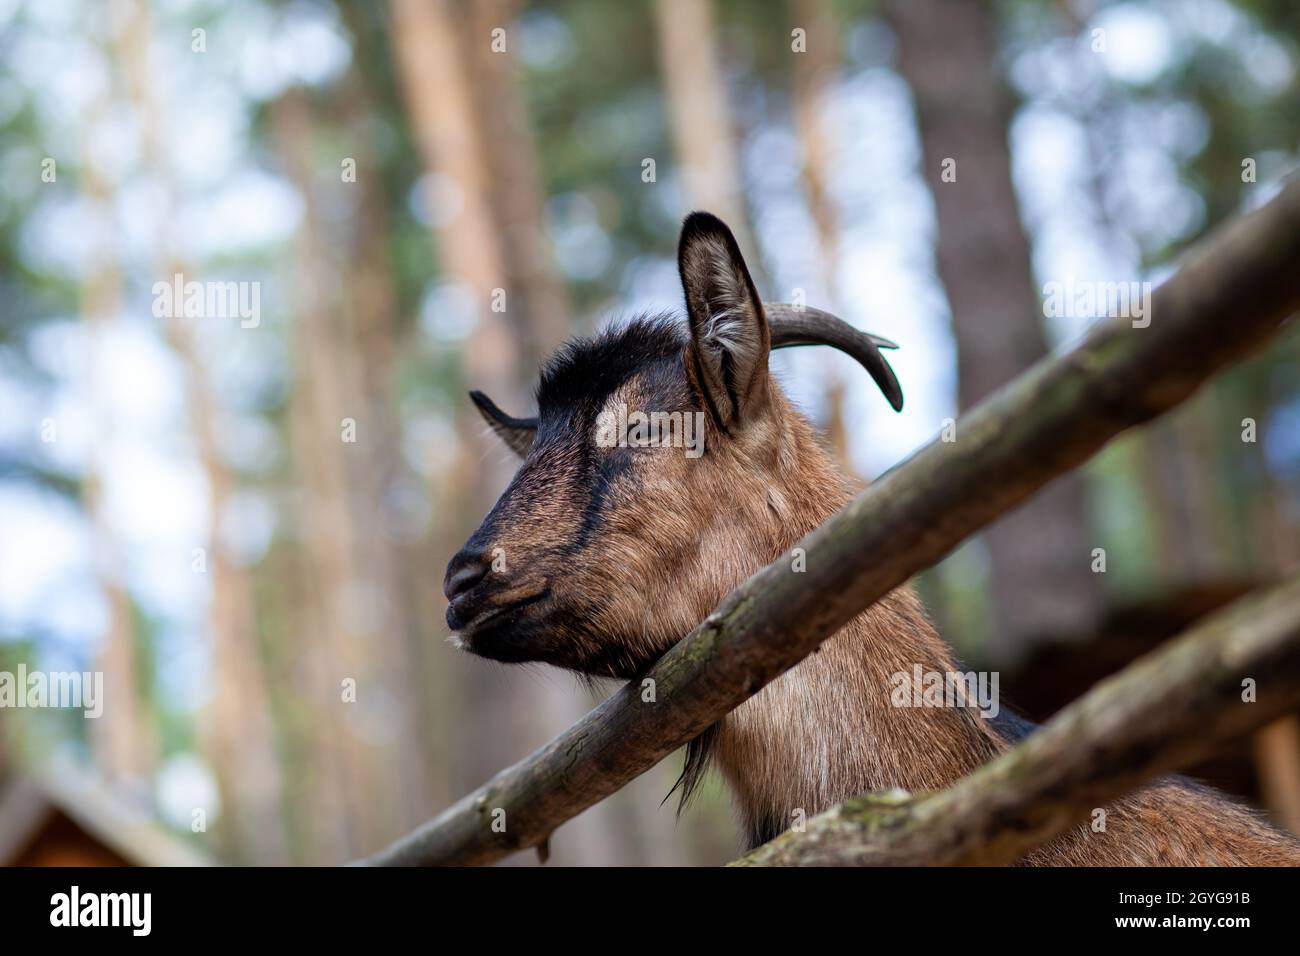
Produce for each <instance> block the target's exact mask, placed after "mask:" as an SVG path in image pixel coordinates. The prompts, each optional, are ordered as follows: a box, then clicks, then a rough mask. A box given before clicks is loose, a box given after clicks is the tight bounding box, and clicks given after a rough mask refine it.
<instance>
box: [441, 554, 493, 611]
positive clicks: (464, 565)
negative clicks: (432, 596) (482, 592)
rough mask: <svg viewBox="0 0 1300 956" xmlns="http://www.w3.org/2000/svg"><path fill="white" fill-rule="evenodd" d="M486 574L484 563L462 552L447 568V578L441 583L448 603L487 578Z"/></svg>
mask: <svg viewBox="0 0 1300 956" xmlns="http://www.w3.org/2000/svg"><path fill="white" fill-rule="evenodd" d="M487 573H488V563H487V562H486V561H484V560H483V559H482V558H479V557H477V556H476V555H472V554H466V553H465V552H463V551H462V552H461V553H460V554H458V555H456V557H454V558H452V559H451V564H450V565H448V566H447V578H446V580H444V581H443V584H442V591H443V593H444V594H445V595H447V600H448V601H453V600H455V599H456V597H457V596H458V595H460V594H464V593H465V592H466V591H468V590H470V589H472V588H473V587H474V585H476V584H478V583H479V582H480V581H482V580H483V579H484V578H485V577H487Z"/></svg>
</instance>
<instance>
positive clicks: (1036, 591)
mask: <svg viewBox="0 0 1300 956" xmlns="http://www.w3.org/2000/svg"><path fill="white" fill-rule="evenodd" d="M892 9H893V20H894V24H895V27H896V29H897V32H898V35H899V41H900V48H901V49H900V65H901V68H902V72H903V75H904V77H905V78H906V80H907V82H908V83H909V85H910V86H911V88H912V92H913V96H914V97H915V101H916V113H917V122H918V125H919V127H920V133H921V144H922V151H923V154H924V169H925V178H926V181H927V182H928V183H929V185H930V189H931V192H932V193H933V195H934V202H935V210H936V214H937V217H938V245H937V260H938V269H939V276H940V278H941V279H942V281H943V284H944V287H945V288H946V290H947V293H948V302H949V304H950V307H951V310H952V323H953V334H954V336H955V338H956V340H957V356H958V358H957V371H958V404H959V406H960V407H961V408H962V409H967V408H970V407H972V406H973V405H974V404H975V403H976V402H978V401H979V400H980V399H982V398H984V397H985V396H986V395H989V394H990V393H992V392H993V391H994V390H995V389H997V388H999V387H1001V386H1002V385H1004V384H1006V383H1007V382H1009V381H1011V379H1013V378H1014V377H1015V376H1016V375H1018V374H1019V373H1020V372H1022V371H1024V370H1025V369H1026V368H1028V367H1029V366H1030V365H1031V364H1033V363H1034V362H1035V361H1037V360H1038V359H1039V358H1041V357H1043V356H1044V355H1045V354H1046V353H1047V344H1046V339H1045V337H1044V332H1043V326H1042V323H1041V321H1040V317H1041V315H1042V308H1041V306H1040V303H1039V298H1038V294H1037V292H1036V289H1035V284H1034V279H1033V275H1032V265H1031V259H1030V251H1029V244H1028V241H1027V240H1026V238H1025V233H1024V230H1023V228H1022V226H1021V222H1020V217H1019V212H1018V207H1017V201H1016V195H1015V191H1014V189H1013V188H1012V183H1011V157H1010V152H1009V149H1008V145H1007V122H1008V119H1009V107H1008V102H1007V99H1006V96H1005V90H1004V88H1003V85H1002V81H1001V78H1000V74H999V72H998V63H997V38H996V31H997V21H996V16H995V13H994V10H993V7H992V4H991V3H987V2H984V0H908V2H899V3H895V4H894V6H893V8H892ZM948 160H953V161H955V166H951V165H950V166H947V167H945V163H946V162H947V161H948ZM945 168H948V169H952V170H953V171H954V172H955V175H956V180H955V181H951V182H945V181H943V174H944V171H945ZM959 440H960V437H959ZM984 541H985V543H986V545H987V548H988V552H989V559H990V563H991V571H992V581H993V590H994V594H995V595H996V606H997V612H998V618H999V620H1000V626H999V627H997V628H995V637H994V646H993V648H991V651H992V654H991V657H992V658H994V659H996V660H1000V661H1003V662H1005V661H1009V660H1013V659H1014V658H1015V657H1016V656H1018V655H1019V653H1020V652H1021V650H1022V649H1023V648H1024V647H1025V646H1026V645H1027V644H1028V643H1030V642H1032V641H1035V640H1037V639H1040V638H1052V637H1060V636H1074V635H1081V634H1087V633H1090V632H1091V631H1092V629H1093V627H1094V625H1095V624H1096V622H1097V620H1098V618H1099V602H1100V586H1099V583H1098V578H1097V576H1096V575H1094V574H1093V573H1092V571H1091V568H1090V564H1091V559H1092V556H1091V551H1092V547H1093V542H1092V537H1091V532H1090V530H1089V528H1088V521H1087V513H1086V502H1085V498H1084V487H1083V483H1082V480H1081V479H1080V478H1079V477H1078V476H1073V475H1072V476H1068V477H1066V478H1063V479H1062V480H1061V481H1059V482H1057V483H1056V484H1055V485H1054V486H1052V487H1051V488H1048V489H1047V490H1046V491H1045V492H1044V493H1043V494H1042V495H1040V496H1038V497H1037V498H1035V500H1034V501H1032V502H1030V503H1028V504H1027V505H1026V506H1025V507H1023V508H1021V509H1020V510H1019V511H1016V512H1014V513H1013V514H1011V515H1008V516H1007V517H1005V518H1003V519H1002V520H1001V521H999V522H998V523H997V524H995V525H994V526H993V527H992V528H990V529H989V530H988V532H987V533H986V534H985V535H984Z"/></svg>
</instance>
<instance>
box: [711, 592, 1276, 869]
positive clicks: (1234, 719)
mask: <svg viewBox="0 0 1300 956" xmlns="http://www.w3.org/2000/svg"><path fill="white" fill-rule="evenodd" d="M1247 679H1251V680H1253V681H1254V682H1255V684H1254V687H1255V692H1256V694H1257V699H1256V700H1254V701H1252V702H1249V703H1248V702H1246V701H1244V700H1243V699H1242V698H1243V696H1244V693H1245V691H1244V689H1243V688H1244V685H1243V682H1244V681H1246V680H1247ZM1297 705H1300V578H1296V579H1295V580H1293V581H1291V582H1289V583H1287V584H1285V585H1283V586H1281V587H1278V588H1276V589H1274V590H1272V591H1269V592H1267V593H1265V594H1263V595H1260V596H1253V595H1252V596H1249V597H1246V598H1243V599H1241V600H1240V601H1237V602H1235V603H1234V604H1232V605H1231V606H1230V607H1229V608H1228V609H1227V610H1224V611H1221V612H1219V613H1217V614H1215V615H1213V616H1212V617H1210V618H1209V619H1207V620H1206V621H1205V622H1203V623H1201V624H1199V625H1198V626H1196V627H1195V628H1193V629H1192V630H1191V631H1190V632H1189V633H1188V634H1186V635H1185V636H1183V637H1181V638H1178V639H1177V640H1174V641H1171V642H1170V643H1168V644H1166V645H1164V646H1163V647H1161V648H1159V649H1158V650H1155V651H1153V652H1152V653H1150V654H1148V655H1146V656H1145V657H1143V658H1141V659H1140V660H1138V661H1137V662H1136V663H1134V664H1132V665H1131V666H1129V667H1127V668H1125V669H1124V670H1123V671H1121V672H1120V673H1119V674H1117V675H1115V676H1113V677H1110V678H1108V679H1106V680H1104V681H1102V682H1101V683H1100V684H1098V685H1097V686H1096V687H1094V688H1093V689H1092V690H1090V691H1089V692H1088V693H1086V694H1085V695H1083V697H1081V698H1079V699H1078V700H1076V701H1075V702H1074V703H1072V704H1071V705H1070V706H1069V707H1066V708H1065V709H1064V710H1062V711H1061V712H1060V713H1059V714H1057V715H1056V716H1055V717H1053V718H1052V719H1051V720H1050V721H1049V722H1048V723H1047V724H1045V725H1044V726H1043V727H1042V728H1041V729H1040V730H1038V731H1037V732H1036V733H1034V734H1032V735H1031V736H1030V737H1028V738H1027V739H1026V740H1024V741H1023V742H1022V743H1020V744H1019V745H1018V746H1016V747H1014V748H1013V749H1012V750H1010V751H1008V752H1007V753H1005V754H1003V755H1002V756H1001V757H999V758H998V759H996V760H994V761H993V762H991V763H989V764H986V765H985V766H983V767H981V768H980V769H979V770H977V771H975V773H973V774H971V775H970V776H969V777H966V778H965V779H963V780H961V781H959V782H958V783H956V784H954V785H953V786H952V787H950V788H948V789H947V790H943V791H941V792H939V793H934V794H928V795H921V796H916V797H909V796H907V795H906V794H904V793H903V792H902V791H893V792H891V793H887V794H879V795H867V796H865V797H861V798H856V799H853V800H849V801H846V802H845V803H843V804H841V805H840V806H838V807H836V808H835V809H833V810H829V811H827V812H826V813H823V814H821V815H819V816H817V817H814V818H813V819H812V820H810V821H808V825H807V830H806V832H803V833H796V832H793V831H791V832H787V833H784V834H782V835H781V836H779V837H777V838H776V839H775V840H773V841H772V842H770V843H767V844H764V845H763V846H761V847H759V848H758V849H756V850H754V851H752V852H751V853H749V854H747V855H746V856H744V857H742V858H741V859H740V860H737V861H736V863H735V864H733V865H740V866H791V865H812V866H833V865H844V866H882V865H893V866H925V865H979V866H1000V865H1005V864H1008V863H1014V862H1015V861H1017V860H1018V859H1020V858H1021V857H1022V856H1024V854H1025V853H1027V852H1028V851H1029V850H1032V849H1033V848H1034V847H1036V846H1039V845H1040V844H1042V843H1045V842H1046V841H1048V840H1050V839H1051V838H1052V837H1055V836H1057V835H1058V834H1060V833H1063V832H1065V831H1066V830H1068V829H1069V828H1070V827H1072V826H1075V825H1077V824H1078V823H1080V822H1081V821H1083V820H1085V819H1087V818H1088V816H1089V814H1090V813H1091V812H1092V811H1093V809H1094V808H1096V807H1102V806H1105V805H1106V804H1107V803H1109V802H1110V801H1112V800H1114V799H1115V798H1117V797H1120V796H1123V795H1124V794H1125V793H1127V792H1129V791H1130V790H1133V789H1134V788H1136V787H1138V786H1139V785H1141V784H1142V783H1144V782H1146V781H1148V780H1150V779H1151V778H1152V777H1155V776H1157V775H1159V774H1161V773H1165V772H1167V771H1170V770H1177V769H1179V768H1181V767H1186V766H1187V765H1188V764H1191V763H1194V762H1196V760H1198V759H1200V758H1202V757H1206V756H1209V755H1210V754H1212V753H1214V752H1215V751H1216V750H1217V749H1218V748H1219V747H1220V746H1221V745H1222V744H1224V743H1225V742H1227V741H1230V740H1234V739H1237V738H1239V737H1241V736H1242V735H1244V734H1246V733H1248V732H1249V731H1252V730H1254V729H1256V728H1258V727H1262V726H1264V725H1265V724H1267V723H1268V722H1269V721H1271V720H1274V719H1276V718H1277V717H1279V716H1281V715H1282V714H1285V713H1288V712H1289V711H1291V710H1293V709H1294V708H1295V707H1296V706H1297Z"/></svg>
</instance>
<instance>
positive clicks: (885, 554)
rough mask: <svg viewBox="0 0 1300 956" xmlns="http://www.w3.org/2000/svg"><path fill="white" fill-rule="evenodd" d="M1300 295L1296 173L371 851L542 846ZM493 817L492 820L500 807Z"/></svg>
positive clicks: (1139, 417)
mask: <svg viewBox="0 0 1300 956" xmlns="http://www.w3.org/2000/svg"><path fill="white" fill-rule="evenodd" d="M1298 308H1300V183H1296V182H1292V183H1290V184H1289V185H1287V186H1286V187H1285V188H1284V189H1283V190H1282V191H1281V192H1280V193H1279V194H1278V195H1277V196H1276V197H1274V198H1273V199H1272V200H1271V201H1270V202H1269V203H1267V204H1266V205H1265V206H1263V207H1262V208H1260V209H1259V210H1257V211H1255V212H1253V213H1251V214H1250V215H1248V216H1245V217H1243V218H1242V219H1240V220H1238V221H1236V222H1234V223H1231V224H1230V225H1228V226H1226V227H1225V228H1223V229H1221V230H1219V231H1218V232H1216V233H1215V234H1214V235H1213V236H1211V237H1210V238H1209V239H1208V240H1207V241H1206V242H1204V243H1203V244H1201V245H1200V246H1199V247H1198V248H1197V249H1196V250H1194V251H1193V252H1192V254H1190V255H1189V256H1188V257H1187V259H1186V261H1185V263H1184V264H1183V266H1182V268H1181V269H1180V270H1179V271H1178V272H1177V274H1175V275H1174V276H1173V277H1172V278H1171V279H1169V280H1168V281H1167V282H1166V283H1164V284H1163V285H1162V286H1161V287H1160V288H1159V289H1157V290H1156V292H1155V293H1154V295H1153V297H1152V301H1151V308H1150V311H1149V313H1148V318H1149V324H1145V325H1144V327H1141V328H1138V327H1134V326H1133V325H1132V323H1131V322H1130V321H1129V320H1127V319H1123V320H1121V319H1110V320H1106V321H1104V322H1101V323H1099V324H1098V325H1097V326H1096V327H1095V328H1094V329H1093V330H1092V331H1091V332H1090V333H1089V335H1088V336H1087V337H1086V338H1085V339H1084V340H1083V342H1082V343H1081V344H1080V345H1078V346H1077V347H1076V348H1074V349H1073V350H1071V351H1069V352H1067V353H1065V354H1063V355H1061V356H1059V357H1055V358H1050V359H1047V360H1044V361H1043V362H1040V363H1039V364H1038V365H1036V366H1034V367H1033V368H1032V369H1030V370H1029V371H1028V372H1026V373H1025V374H1024V375H1022V376H1020V377H1019V378H1017V379H1016V380H1015V381H1013V382H1011V383H1010V384H1008V385H1007V386H1006V387H1005V388H1003V389H1002V390H1001V391H999V392H998V393H996V394H995V395H993V396H991V397H990V398H988V399H987V400H986V401H984V402H982V403H981V404H980V405H979V406H977V407H976V408H975V409H973V410H972V411H971V412H970V413H969V414H968V415H966V416H963V418H962V419H961V420H960V421H959V422H958V424H957V434H956V440H955V441H951V442H945V441H935V442H934V443H932V444H930V445H928V446H926V447H925V448H923V449H922V450H921V451H919V452H917V453H916V454H915V455H914V456H912V457H911V458H910V459H908V460H907V461H906V462H904V463H902V464H901V465H899V466H897V467H896V468H894V469H893V470H891V471H890V472H888V473H887V474H886V475H884V476H883V477H882V478H881V479H880V480H878V481H876V482H875V483H874V484H872V485H871V486H870V487H869V488H867V489H866V490H865V491H864V492H863V493H862V494H861V495H859V496H858V497H857V498H855V499H854V500H853V501H852V502H850V503H849V504H848V505H847V506H846V507H845V508H844V509H843V510H842V511H840V512H839V513H837V514H836V515H834V516H832V517H831V518H830V519H829V520H828V521H826V522H825V523H824V524H823V525H822V526H821V527H819V528H817V529H816V530H815V531H813V532H811V533H810V534H809V535H807V536H806V537H805V538H804V539H803V540H802V541H800V542H799V544H798V545H797V547H800V548H803V549H804V551H805V554H806V570H805V571H804V572H803V573H798V574H796V573H792V570H791V562H790V560H789V559H788V558H783V559H780V560H778V561H776V562H774V563H773V564H771V565H769V566H767V567H766V568H763V569H762V570H760V571H759V572H757V573H756V574H754V575H753V576H752V577H750V578H749V579H748V580H746V581H745V582H744V583H742V584H741V585H740V586H739V587H738V588H736V590H735V591H733V592H732V593H731V594H730V595H729V596H728V597H727V598H726V599H725V600H724V601H723V602H722V604H721V605H720V606H719V607H718V608H717V610H716V611H714V612H713V613H712V614H710V615H709V616H708V618H707V619H706V620H705V621H703V622H702V623H701V624H700V625H699V627H697V628H696V629H695V630H694V631H692V632H691V633H690V634H689V635H688V636H686V637H685V638H683V640H682V641H680V642H679V643H678V644H677V645H676V646H675V647H674V648H673V649H672V650H671V651H669V653H668V654H666V655H665V656H664V657H663V658H662V659H661V660H660V661H659V662H658V663H657V664H656V665H655V666H654V667H653V668H651V670H650V671H649V672H647V674H646V675H645V676H646V678H648V679H651V680H654V681H655V685H656V694H655V700H656V702H654V703H643V702H642V697H641V693H640V687H639V682H634V683H633V684H629V685H628V686H625V687H624V688H622V689H621V690H619V691H618V692H617V693H615V694H614V695H613V696H611V697H610V698H609V699H608V700H606V701H605V702H604V703H603V704H601V705H600V706H599V707H597V708H596V709H595V710H593V711H592V712H591V713H589V714H588V715H587V716H586V717H584V718H583V719H582V720H580V721H579V722H578V723H577V724H575V725H574V726H573V727H571V728H569V729H568V730H566V731H565V732H564V733H562V734H560V735H559V736H558V737H556V738H555V739H554V740H552V741H551V742H550V743H548V744H546V745H545V746H544V747H542V748H541V749H539V750H538V751H536V752H535V753H533V754H532V755H530V756H528V757H526V758H525V759H523V760H522V761H520V762H519V763H517V764H515V765H514V766H513V767H510V768H507V769H506V770H503V771H501V772H500V773H498V774H497V775H496V776H495V777H493V778H492V779H491V780H489V781H488V782H487V783H486V784H484V785H483V786H481V787H480V788H479V789H477V790H476V791H474V792H473V793H471V794H469V795H468V796H466V797H463V798H462V799H460V800H459V801H457V802H456V803H455V804H453V805H452V806H451V807H449V808H448V809H446V810H445V811H443V812H442V813H441V814H439V815H438V816H437V817H436V818H435V819H433V820H432V821H430V822H428V823H426V824H424V825H423V826H421V827H419V828H418V829H417V830H415V831H414V832H413V833H410V834H408V835H407V836H405V837H402V838H401V839H400V840H398V841H397V842H395V843H394V844H393V845H392V846H390V847H389V848H388V849H386V850H384V851H382V852H380V853H378V854H376V855H375V856H373V857H371V858H369V859H368V860H366V861H363V862H366V863H371V864H381V865H420V864H426V865H437V864H444V865H446V864H475V863H489V862H492V861H493V860H497V859H500V858H501V857H504V856H506V855H508V854H510V853H513V852H515V851H518V850H521V849H525V848H528V847H534V846H542V845H544V844H545V842H546V841H547V840H548V838H549V837H550V834H551V833H552V832H553V831H554V830H555V829H556V828H557V827H558V826H560V825H561V824H562V823H564V822H565V821H566V820H569V819H571V818H572V817H574V816H576V815H577V814H578V813H580V812H582V811H583V810H585V809H586V808H588V807H590V806H592V805H593V804H595V803H597V802H599V801H600V800H603V799H604V798H605V797H607V796H609V795H610V794H612V793H614V792H615V791H616V790H618V789H619V788H620V787H622V786H623V785H624V784H626V783H627V782H628V781H630V780H632V779H633V778H634V777H636V776H637V775H639V774H641V773H643V772H644V771H646V770H647V769H649V768H650V767H652V766H653V765H654V764H655V763H657V762H658V761H659V760H661V759H663V758H664V757H665V756H667V755H668V754H670V753H671V752H672V751H674V750H676V749H677V748H678V747H680V746H682V745H683V744H685V743H686V742H688V741H689V740H691V739H692V738H694V737H695V736H697V735H698V734H700V733H701V732H703V731H704V730H705V729H706V728H708V727H709V726H710V725H711V724H713V723H715V722H716V721H718V720H720V719H721V718H723V717H724V716H726V714H727V713H729V712H730V711H731V710H732V709H733V708H735V707H736V706H737V705H739V704H740V703H741V702H742V701H744V700H745V699H746V698H748V697H750V696H752V695H753V694H754V693H756V692H757V691H758V690H759V689H760V688H761V687H763V686H764V685H765V684H767V683H768V682H769V681H771V680H772V679H773V678H775V677H776V676H778V675H779V674H781V673H782V672H783V671H785V670H787V669H788V668H790V667H792V666H794V665H795V664H797V663H798V662H799V661H800V660H802V659H803V658H804V657H805V656H806V655H808V654H809V653H811V652H812V651H813V650H814V649H815V648H816V647H817V646H818V644H820V643H821V641H823V640H824V639H826V638H827V637H829V636H830V635H831V634H834V633H835V632H836V631H837V630H839V628H840V627H842V626H843V625H844V624H845V623H846V622H848V621H849V620H850V619H852V618H853V617H854V616H855V615H857V614H859V613H861V612H862V611H864V610H865V609H866V608H867V607H869V606H870V605H871V604H872V603H874V602H875V601H877V600H879V599H880V598H881V597H883V596H884V595H886V594H887V593H889V591H890V590H892V589H893V588H895V587H897V586H898V585H900V584H902V583H904V582H905V581H907V580H908V578H910V577H911V576H912V575H914V574H916V573H917V572H918V571H921V570H923V569H924V568H926V567H928V566H930V565H931V564H933V563H935V562H936V561H938V560H939V559H941V558H942V557H943V556H944V555H945V554H947V553H948V552H949V551H951V550H952V549H953V548H954V547H955V546H956V545H958V544H959V543H960V542H961V541H962V540H963V539H964V538H966V537H968V536H969V535H970V534H972V533H973V532H975V531H978V530H979V529H980V528H982V527H984V526H985V525H987V524H989V523H990V522H991V521H993V520H994V519H995V518H997V517H998V516H999V515H1001V514H1003V513H1005V512H1007V511H1009V510H1011V509H1012V508H1014V507H1015V506H1016V505H1018V504H1019V503H1021V502H1022V501H1024V500H1025V499H1026V498H1028V497H1029V496H1030V495H1032V494H1033V493H1034V492H1035V491H1037V490H1038V489H1040V488H1041V487H1043V486H1044V485H1046V484H1047V483H1048V482H1050V481H1051V480H1052V479H1053V478H1056V477H1058V476H1059V475H1061V474H1063V473H1065V472H1067V471H1069V470H1070V469H1072V468H1074V467H1076V466H1077V465H1079V464H1080V463H1081V462H1083V461H1084V460H1085V459H1087V458H1088V457H1089V456H1091V455H1092V454H1094V453H1095V452H1096V451H1097V450H1099V449H1100V448H1101V447H1102V446H1104V445H1105V444H1106V443H1107V442H1108V441H1109V440H1110V439H1112V438H1114V437H1115V436H1116V435H1118V434H1120V433H1121V432H1123V431H1124V430H1126V429H1127V428H1129V427H1131V426H1133V425H1136V424H1139V423H1142V422H1145V421H1148V420H1150V419H1151V418H1154V417H1155V416H1157V415H1159V414H1161V413H1162V412H1164V411H1167V410H1168V409H1170V408H1172V407H1173V406H1175V405H1177V404H1178V403H1179V402H1181V401H1183V400H1184V399H1186V398H1187V397H1188V396H1189V395H1191V394H1192V392H1193V391H1195V389H1196V388H1197V387H1198V386H1199V385H1201V384H1202V383H1203V382H1205V381H1206V380H1207V379H1209V378H1210V377H1211V376H1212V375H1214V374H1215V373H1216V372H1218V371H1220V370H1221V369H1223V368H1225V367H1227V366H1229V365H1231V364H1232V363H1234V362H1236V361H1238V360H1240V359H1241V358H1243V357H1245V356H1246V355H1248V354H1249V353H1251V352H1252V351H1254V350H1256V349H1258V348H1259V347H1260V346H1262V345H1263V344H1264V343H1266V342H1267V341H1268V340H1269V339H1270V338H1272V337H1273V336H1275V335H1277V334H1278V332H1279V330H1280V329H1281V328H1282V326H1283V324H1284V322H1285V321H1286V319H1287V317H1288V316H1290V315H1291V314H1292V313H1293V312H1295V311H1296V310H1297V309H1298ZM496 811H504V824H505V827H504V830H503V831H502V832H497V829H499V828H497V829H494V828H493V826H492V823H493V820H494V819H497V820H500V819H501V815H500V814H499V813H497V812H496Z"/></svg>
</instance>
